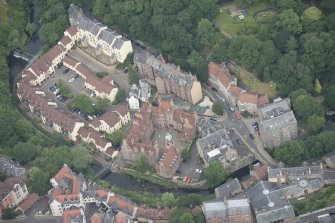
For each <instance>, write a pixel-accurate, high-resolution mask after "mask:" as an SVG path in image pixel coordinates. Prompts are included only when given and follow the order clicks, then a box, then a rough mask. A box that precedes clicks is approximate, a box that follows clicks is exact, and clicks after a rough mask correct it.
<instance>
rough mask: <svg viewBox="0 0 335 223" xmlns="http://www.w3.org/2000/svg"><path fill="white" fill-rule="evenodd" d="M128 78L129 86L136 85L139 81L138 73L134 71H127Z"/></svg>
mask: <svg viewBox="0 0 335 223" xmlns="http://www.w3.org/2000/svg"><path fill="white" fill-rule="evenodd" d="M128 77H129V82H130V83H131V84H138V81H139V80H140V77H139V75H138V73H137V72H136V71H135V70H134V69H129V76H128Z"/></svg>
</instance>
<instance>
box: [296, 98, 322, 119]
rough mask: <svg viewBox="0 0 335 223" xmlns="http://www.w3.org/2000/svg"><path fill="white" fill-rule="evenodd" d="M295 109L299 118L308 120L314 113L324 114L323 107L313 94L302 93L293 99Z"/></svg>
mask: <svg viewBox="0 0 335 223" xmlns="http://www.w3.org/2000/svg"><path fill="white" fill-rule="evenodd" d="M293 111H294V114H295V115H296V116H297V118H298V119H300V120H303V121H307V119H308V118H309V117H310V116H312V115H317V116H321V115H323V108H322V105H321V103H320V102H319V101H317V100H316V99H315V98H313V97H312V96H311V95H300V96H298V97H297V98H296V99H295V100H294V101H293Z"/></svg>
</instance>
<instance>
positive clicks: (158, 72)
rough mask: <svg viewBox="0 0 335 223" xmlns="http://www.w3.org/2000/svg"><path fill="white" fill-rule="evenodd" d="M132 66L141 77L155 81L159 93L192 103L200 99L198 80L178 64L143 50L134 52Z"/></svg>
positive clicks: (200, 91)
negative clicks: (175, 96)
mask: <svg viewBox="0 0 335 223" xmlns="http://www.w3.org/2000/svg"><path fill="white" fill-rule="evenodd" d="M134 66H135V69H136V70H137V71H138V72H139V73H140V75H141V76H142V77H143V78H146V79H148V80H149V81H151V82H152V83H155V85H156V87H157V92H158V93H159V94H163V95H166V94H175V95H177V96H178V97H180V98H181V99H183V100H184V101H187V102H189V103H191V104H193V105H194V104H196V103H198V102H199V101H200V100H201V99H202V90H201V84H200V82H199V81H198V80H197V78H196V77H195V76H193V75H192V74H190V73H185V72H182V71H181V70H180V67H179V66H176V65H174V64H167V63H165V62H164V60H162V59H157V58H156V57H154V56H152V55H149V54H147V53H145V52H142V53H139V52H135V55H134Z"/></svg>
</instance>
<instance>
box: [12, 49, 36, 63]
mask: <svg viewBox="0 0 335 223" xmlns="http://www.w3.org/2000/svg"><path fill="white" fill-rule="evenodd" d="M13 56H14V57H16V58H20V59H22V60H25V61H30V60H31V59H32V58H33V57H34V55H31V54H29V53H27V52H23V51H21V50H14V53H13Z"/></svg>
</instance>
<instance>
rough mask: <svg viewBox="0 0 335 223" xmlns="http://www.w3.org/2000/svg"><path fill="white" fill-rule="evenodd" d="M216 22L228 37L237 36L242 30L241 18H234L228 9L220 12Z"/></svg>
mask: <svg viewBox="0 0 335 223" xmlns="http://www.w3.org/2000/svg"><path fill="white" fill-rule="evenodd" d="M214 22H215V24H216V26H217V27H218V28H219V29H220V31H221V32H222V33H223V34H224V35H226V36H227V37H233V36H236V35H237V34H238V33H240V32H241V31H242V28H243V26H242V23H241V22H240V21H239V19H238V18H237V17H236V18H233V17H231V16H230V15H229V13H228V11H227V10H224V11H223V12H221V13H219V14H218V15H217V16H216V17H215V18H214Z"/></svg>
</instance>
